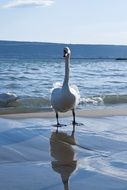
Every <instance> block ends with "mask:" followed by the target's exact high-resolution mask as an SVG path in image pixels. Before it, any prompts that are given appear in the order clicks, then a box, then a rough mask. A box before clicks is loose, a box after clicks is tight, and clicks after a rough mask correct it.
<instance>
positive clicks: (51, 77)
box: [0, 42, 127, 114]
mask: <svg viewBox="0 0 127 190" xmlns="http://www.w3.org/2000/svg"><path fill="white" fill-rule="evenodd" d="M6 43H7V42H6ZM6 43H5V44H6ZM3 44H4V42H2V45H1V46H0V113H1V114H2V113H19V112H36V111H46V110H52V108H51V104H50V96H51V90H52V88H53V86H54V85H55V84H56V83H57V82H58V83H62V82H63V80H64V72H65V70H64V67H65V64H64V59H63V52H62V51H63V50H62V48H61V49H60V50H61V51H60V53H59V56H56V57H55V50H54V49H55V46H56V44H54V49H52V54H53V55H54V56H53V57H51V56H49V57H48V56H40V54H36V53H35V54H34V53H32V52H34V51H33V50H34V48H35V46H36V51H38V49H39V47H40V44H39V46H38V48H37V44H36V45H35V44H32V45H31V46H30V47H31V49H32V52H29V54H27V56H26V54H25V52H26V48H27V50H28V46H27V45H26V48H25V45H24V46H23V48H22V56H20V55H21V52H20V51H17V50H16V45H15V49H13V43H12V44H11V45H10V44H9V45H8V44H6V48H3ZM52 46H53V44H52ZM32 47H33V48H32ZM62 47H63V45H62ZM43 48H45V46H44V45H43ZM12 49H13V50H12ZM77 49H78V48H77ZM12 51H14V52H13V54H12V53H10V52H12ZM47 51H48V50H47ZM53 51H54V52H53ZM89 51H90V50H89ZM78 53H79V52H77V55H78ZM49 54H50V49H49ZM89 54H90V52H89ZM31 55H32V56H31ZM69 82H70V84H72V85H73V84H74V85H76V86H77V87H78V89H79V91H80V95H81V98H80V103H79V105H78V107H77V109H80V110H84V109H95V108H102V107H103V108H105V107H116V106H117V107H118V106H120V107H127V60H126V59H117V58H115V57H113V58H112V57H101V58H100V57H90V58H89V57H83V56H82V57H80V56H79V57H78V56H77V57H72V58H71V64H70V81H69Z"/></svg>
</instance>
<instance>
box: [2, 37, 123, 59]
mask: <svg viewBox="0 0 127 190" xmlns="http://www.w3.org/2000/svg"><path fill="white" fill-rule="evenodd" d="M65 46H69V47H70V49H71V51H72V59H116V60H127V46H126V45H107V44H106V45H103V44H66V43H52V42H27V41H7V40H5V41H4V40H0V50H1V51H0V58H26V59H27V58H31V59H35V58H36V59H39V58H40V59H46V58H49V59H59V58H62V51H63V48H64V47H65Z"/></svg>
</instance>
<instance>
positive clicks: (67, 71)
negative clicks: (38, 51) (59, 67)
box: [63, 57, 70, 87]
mask: <svg viewBox="0 0 127 190" xmlns="http://www.w3.org/2000/svg"><path fill="white" fill-rule="evenodd" d="M69 69H70V57H65V77H64V82H63V87H65V86H68V85H69Z"/></svg>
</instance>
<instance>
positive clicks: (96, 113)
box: [0, 108, 127, 119]
mask: <svg viewBox="0 0 127 190" xmlns="http://www.w3.org/2000/svg"><path fill="white" fill-rule="evenodd" d="M70 116H72V113H71V111H69V112H66V113H59V117H62V118H63V117H70ZM112 116H127V108H103V109H91V110H78V111H76V117H88V118H89V117H90V118H92V117H112ZM0 118H5V119H27V118H49V119H50V118H55V112H54V111H42V112H26V113H9V114H0Z"/></svg>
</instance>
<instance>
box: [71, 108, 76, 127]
mask: <svg viewBox="0 0 127 190" xmlns="http://www.w3.org/2000/svg"><path fill="white" fill-rule="evenodd" d="M72 115H73V122H72V123H73V125H75V123H76V122H75V110H74V109H73V110H72Z"/></svg>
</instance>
